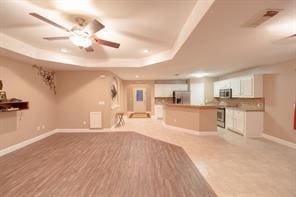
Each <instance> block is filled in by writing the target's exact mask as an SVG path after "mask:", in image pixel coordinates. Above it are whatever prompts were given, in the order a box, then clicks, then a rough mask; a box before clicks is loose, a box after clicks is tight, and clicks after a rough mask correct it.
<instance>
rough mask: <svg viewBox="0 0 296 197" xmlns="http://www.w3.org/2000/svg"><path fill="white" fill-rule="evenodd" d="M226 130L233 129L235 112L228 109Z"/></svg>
mask: <svg viewBox="0 0 296 197" xmlns="http://www.w3.org/2000/svg"><path fill="white" fill-rule="evenodd" d="M226 128H230V129H233V110H231V109H226Z"/></svg>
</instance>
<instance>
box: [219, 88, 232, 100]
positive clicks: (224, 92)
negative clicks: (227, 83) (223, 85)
mask: <svg viewBox="0 0 296 197" xmlns="http://www.w3.org/2000/svg"><path fill="white" fill-rule="evenodd" d="M219 97H220V98H231V97H232V89H231V88H228V89H220V91H219Z"/></svg>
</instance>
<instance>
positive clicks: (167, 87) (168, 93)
mask: <svg viewBox="0 0 296 197" xmlns="http://www.w3.org/2000/svg"><path fill="white" fill-rule="evenodd" d="M173 91H188V84H155V86H154V96H155V97H173Z"/></svg>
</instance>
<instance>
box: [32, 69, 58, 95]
mask: <svg viewBox="0 0 296 197" xmlns="http://www.w3.org/2000/svg"><path fill="white" fill-rule="evenodd" d="M33 67H34V68H36V69H37V70H38V75H40V76H41V77H42V78H43V81H44V83H45V84H46V85H48V86H49V88H50V90H52V91H53V93H54V94H56V93H57V92H56V85H55V72H54V71H49V70H45V69H43V68H42V67H41V66H37V65H33Z"/></svg>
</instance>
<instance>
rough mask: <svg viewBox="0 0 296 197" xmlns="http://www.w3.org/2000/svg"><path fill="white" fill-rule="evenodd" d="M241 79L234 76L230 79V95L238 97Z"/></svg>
mask: <svg viewBox="0 0 296 197" xmlns="http://www.w3.org/2000/svg"><path fill="white" fill-rule="evenodd" d="M240 83H241V81H240V78H234V79H231V80H230V87H231V89H232V97H240V95H241V87H240V86H241V85H240Z"/></svg>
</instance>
